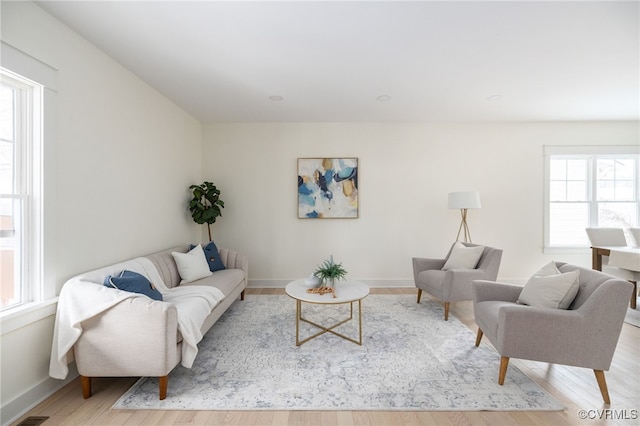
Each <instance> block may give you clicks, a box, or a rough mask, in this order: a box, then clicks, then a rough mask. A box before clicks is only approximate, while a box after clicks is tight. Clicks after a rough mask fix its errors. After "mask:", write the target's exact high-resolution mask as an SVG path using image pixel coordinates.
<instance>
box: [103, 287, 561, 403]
mask: <svg viewBox="0 0 640 426" xmlns="http://www.w3.org/2000/svg"><path fill="white" fill-rule="evenodd" d="M327 297H329V296H327ZM362 304H363V345H362V346H359V345H357V344H355V343H352V342H349V341H347V340H344V339H341V338H339V337H337V336H334V335H332V334H329V333H326V334H323V335H321V336H319V337H318V338H316V339H313V340H311V341H309V342H307V343H305V344H303V345H302V346H300V347H296V346H295V301H294V300H293V299H291V298H289V297H288V296H284V295H249V296H247V298H246V299H245V300H244V301H237V302H235V303H234V304H233V305H232V306H231V307H230V308H229V310H228V311H227V312H226V313H225V314H224V315H223V316H222V318H220V320H218V322H217V323H216V324H215V325H214V327H213V328H212V329H211V330H210V331H209V332H208V333H207V335H206V336H205V338H204V339H203V340H202V342H200V344H199V347H200V351H199V353H198V356H197V358H196V361H195V363H194V366H193V368H192V369H186V368H183V367H182V366H178V367H176V368H175V369H174V370H173V371H172V372H171V374H170V376H169V389H168V396H167V398H166V399H165V400H164V401H160V400H158V381H157V379H155V378H143V379H141V380H140V381H138V382H137V383H136V384H135V385H134V386H133V387H132V388H131V389H130V390H129V391H127V392H126V393H125V394H124V395H123V396H122V397H121V398H120V399H119V400H118V401H117V402H116V404H115V405H114V406H113V408H115V409H161V410H254V409H255V410H424V411H436V410H441V411H465V410H494V411H502V410H508V411H515V410H562V409H563V408H564V407H563V406H562V405H561V404H560V403H559V402H558V401H557V400H555V399H554V398H553V397H551V396H550V395H549V394H548V393H547V392H546V391H545V390H543V389H542V388H540V387H539V386H538V385H537V384H535V383H534V382H533V381H531V380H530V379H529V378H527V377H526V376H525V375H524V374H523V373H522V372H521V371H520V370H518V369H517V368H516V367H515V366H513V365H511V366H509V371H508V374H507V378H506V381H505V384H504V386H499V385H498V383H497V378H498V365H499V361H500V357H499V355H498V354H497V353H496V352H495V351H494V350H493V349H492V348H490V347H488V346H486V345H484V344H481V345H480V347H478V348H476V347H475V346H474V343H475V333H473V332H472V331H471V330H469V329H468V328H467V327H466V326H465V325H464V324H462V323H461V322H460V321H458V320H457V319H456V318H455V317H453V316H450V317H449V321H447V322H445V321H444V320H443V319H442V317H443V314H442V307H441V306H440V305H439V304H436V303H435V302H431V301H423V302H422V303H421V304H419V305H418V304H417V303H416V302H415V296H413V295H369V296H368V297H367V298H365V299H364V300H363V302H362ZM354 310H357V304H356V305H355V306H354ZM303 314H304V316H306V317H308V318H309V319H312V320H315V321H316V322H319V323H321V324H328V323H327V321H328V322H329V323H331V321H334V320H336V319H341V318H343V317H345V316H348V305H336V306H319V305H308V304H305V305H303ZM335 322H337V321H335ZM302 324H304V323H302ZM357 324H358V323H357V316H356V315H354V320H353V321H349V322H347V323H346V324H344V325H341V326H340V327H339V328H337V329H336V331H340V332H341V333H343V334H345V335H347V336H353V337H354V338H356V339H357V336H358V328H357ZM316 331H317V330H316V329H314V328H313V327H311V326H309V325H306V324H305V325H301V328H300V334H301V338H303V337H305V336H310V335H311V334H314V333H315V332H316Z"/></svg>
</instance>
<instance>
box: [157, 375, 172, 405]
mask: <svg viewBox="0 0 640 426" xmlns="http://www.w3.org/2000/svg"><path fill="white" fill-rule="evenodd" d="M158 379H159V382H160V400H163V399H165V398H166V397H167V386H168V384H169V376H162V377H159V378H158Z"/></svg>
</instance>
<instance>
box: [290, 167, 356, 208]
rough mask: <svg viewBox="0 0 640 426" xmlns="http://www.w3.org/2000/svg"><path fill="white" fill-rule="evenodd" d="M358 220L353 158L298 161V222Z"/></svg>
mask: <svg viewBox="0 0 640 426" xmlns="http://www.w3.org/2000/svg"><path fill="white" fill-rule="evenodd" d="M357 217H358V159H357V158H298V218H300V219H332V218H352V219H353V218H357Z"/></svg>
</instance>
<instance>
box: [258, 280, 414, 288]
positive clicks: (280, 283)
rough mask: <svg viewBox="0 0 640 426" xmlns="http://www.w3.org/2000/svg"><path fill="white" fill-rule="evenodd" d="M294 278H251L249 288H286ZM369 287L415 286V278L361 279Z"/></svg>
mask: <svg viewBox="0 0 640 426" xmlns="http://www.w3.org/2000/svg"><path fill="white" fill-rule="evenodd" d="M291 281H293V280H249V285H248V287H249V288H285V287H286V286H287V284H289V283H290V282H291ZM358 281H361V282H363V283H365V284H367V285H368V286H369V287H378V288H385V287H390V288H391V287H394V288H407V287H408V288H414V287H415V285H414V284H413V280H404V279H388V280H376V279H371V280H368V279H359V280H358Z"/></svg>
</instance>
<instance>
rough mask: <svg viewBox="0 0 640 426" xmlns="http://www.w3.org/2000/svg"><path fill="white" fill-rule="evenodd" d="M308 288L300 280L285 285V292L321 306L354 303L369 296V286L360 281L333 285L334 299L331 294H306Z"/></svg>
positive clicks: (302, 280) (295, 297) (297, 298)
mask: <svg viewBox="0 0 640 426" xmlns="http://www.w3.org/2000/svg"><path fill="white" fill-rule="evenodd" d="M308 288H309V287H307V286H306V285H305V284H304V279H301V280H295V281H292V282H290V283H289V284H287V287H286V288H285V291H286V292H287V294H288V295H289V296H291V297H293V298H294V299H296V300H301V301H303V302H307V303H321V304H335V303H348V302H355V301H356V300H361V299H364V298H365V297H367V296H368V295H369V286H368V285H366V284H364V283H362V282H360V281H338V282H337V283H336V285H335V293H336V297H335V298H334V297H333V295H332V294H331V293H326V294H315V293H307V289H308Z"/></svg>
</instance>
